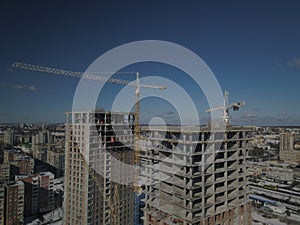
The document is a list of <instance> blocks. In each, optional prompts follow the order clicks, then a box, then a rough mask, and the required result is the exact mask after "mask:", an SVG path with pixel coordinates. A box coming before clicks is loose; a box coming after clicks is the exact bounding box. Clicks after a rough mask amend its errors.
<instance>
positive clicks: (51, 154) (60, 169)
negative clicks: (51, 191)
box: [47, 148, 65, 177]
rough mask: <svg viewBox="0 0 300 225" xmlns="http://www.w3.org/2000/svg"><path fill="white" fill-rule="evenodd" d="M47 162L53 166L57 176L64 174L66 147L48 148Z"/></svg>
mask: <svg viewBox="0 0 300 225" xmlns="http://www.w3.org/2000/svg"><path fill="white" fill-rule="evenodd" d="M47 163H48V164H49V165H50V166H52V168H53V170H54V174H55V176H56V177H61V176H63V175H64V171H65V148H60V149H50V150H48V152H47Z"/></svg>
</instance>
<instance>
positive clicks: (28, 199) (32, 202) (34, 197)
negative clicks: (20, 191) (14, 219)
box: [16, 174, 39, 216]
mask: <svg viewBox="0 0 300 225" xmlns="http://www.w3.org/2000/svg"><path fill="white" fill-rule="evenodd" d="M16 180H21V181H23V183H24V195H25V197H24V215H25V216H31V215H35V214H37V213H38V212H39V177H38V175H37V174H32V175H29V176H24V175H23V176H17V177H16Z"/></svg>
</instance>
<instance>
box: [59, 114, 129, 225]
mask: <svg viewBox="0 0 300 225" xmlns="http://www.w3.org/2000/svg"><path fill="white" fill-rule="evenodd" d="M66 115H67V123H66V155H65V158H66V161H65V186H64V189H65V194H64V196H65V199H64V224H65V225H73V224H78V225H80V224H81V225H86V224H99V225H101V224H103V225H104V224H105V225H106V224H111V225H119V224H122V225H132V224H133V218H134V215H133V211H134V210H133V207H134V193H133V190H132V188H131V187H130V185H125V184H128V183H130V182H132V181H133V179H132V177H133V172H134V171H132V170H131V171H130V170H126V169H124V168H125V167H124V168H123V167H122V165H120V163H119V162H120V161H121V162H124V163H125V164H127V165H132V164H133V160H134V151H133V147H134V134H133V129H134V127H133V121H134V115H133V114H131V113H111V112H103V111H95V112H92V111H79V112H67V113H66ZM125 164H124V165H125Z"/></svg>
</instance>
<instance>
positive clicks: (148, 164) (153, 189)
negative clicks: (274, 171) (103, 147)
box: [141, 126, 252, 225]
mask: <svg viewBox="0 0 300 225" xmlns="http://www.w3.org/2000/svg"><path fill="white" fill-rule="evenodd" d="M142 131H143V135H142V138H143V139H144V140H143V146H142V148H141V160H142V165H143V168H142V174H143V175H144V176H145V177H144V180H145V184H146V185H145V193H146V197H145V199H144V201H145V208H144V217H143V220H144V224H145V225H171V224H177V225H196V224H197V225H208V224H214V225H215V224H224V225H225V224H226V225H229V224H233V225H236V224H239V225H250V224H252V216H251V203H250V201H249V200H248V195H247V172H246V164H245V161H246V159H247V155H248V142H249V141H250V140H251V129H248V128H245V127H228V128H227V129H226V130H225V131H224V130H223V131H222V130H218V129H217V128H215V129H214V130H210V128H209V127H187V126H186V127H182V126H181V127H176V126H168V127H160V126H151V129H149V128H148V127H142Z"/></svg>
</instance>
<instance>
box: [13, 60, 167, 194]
mask: <svg viewBox="0 0 300 225" xmlns="http://www.w3.org/2000/svg"><path fill="white" fill-rule="evenodd" d="M11 66H12V67H13V68H16V69H23V70H30V71H36V72H42V73H49V74H56V75H61V76H70V77H77V78H85V79H89V80H95V81H101V82H108V83H112V84H120V85H129V86H134V87H135V121H134V125H135V126H134V137H135V144H134V165H135V182H134V184H133V186H132V188H133V191H134V192H135V193H136V194H139V193H140V192H141V187H140V185H139V183H138V178H139V171H138V169H139V164H140V146H139V140H140V91H141V88H152V89H158V90H165V89H166V87H165V86H154V85H144V84H140V74H139V72H136V73H135V75H136V80H135V82H131V81H128V80H122V79H117V78H108V77H105V76H99V75H95V74H89V73H83V72H75V71H69V70H64V69H57V68H52V67H46V66H38V65H33V64H28V63H22V62H14V63H13V64H12V65H11ZM125 73H126V72H125ZM127 73H131V74H132V73H133V72H127ZM102 74H112V73H102ZM114 192H115V194H116V193H117V192H118V191H117V190H115V191H114ZM115 197H117V196H115Z"/></svg>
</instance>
